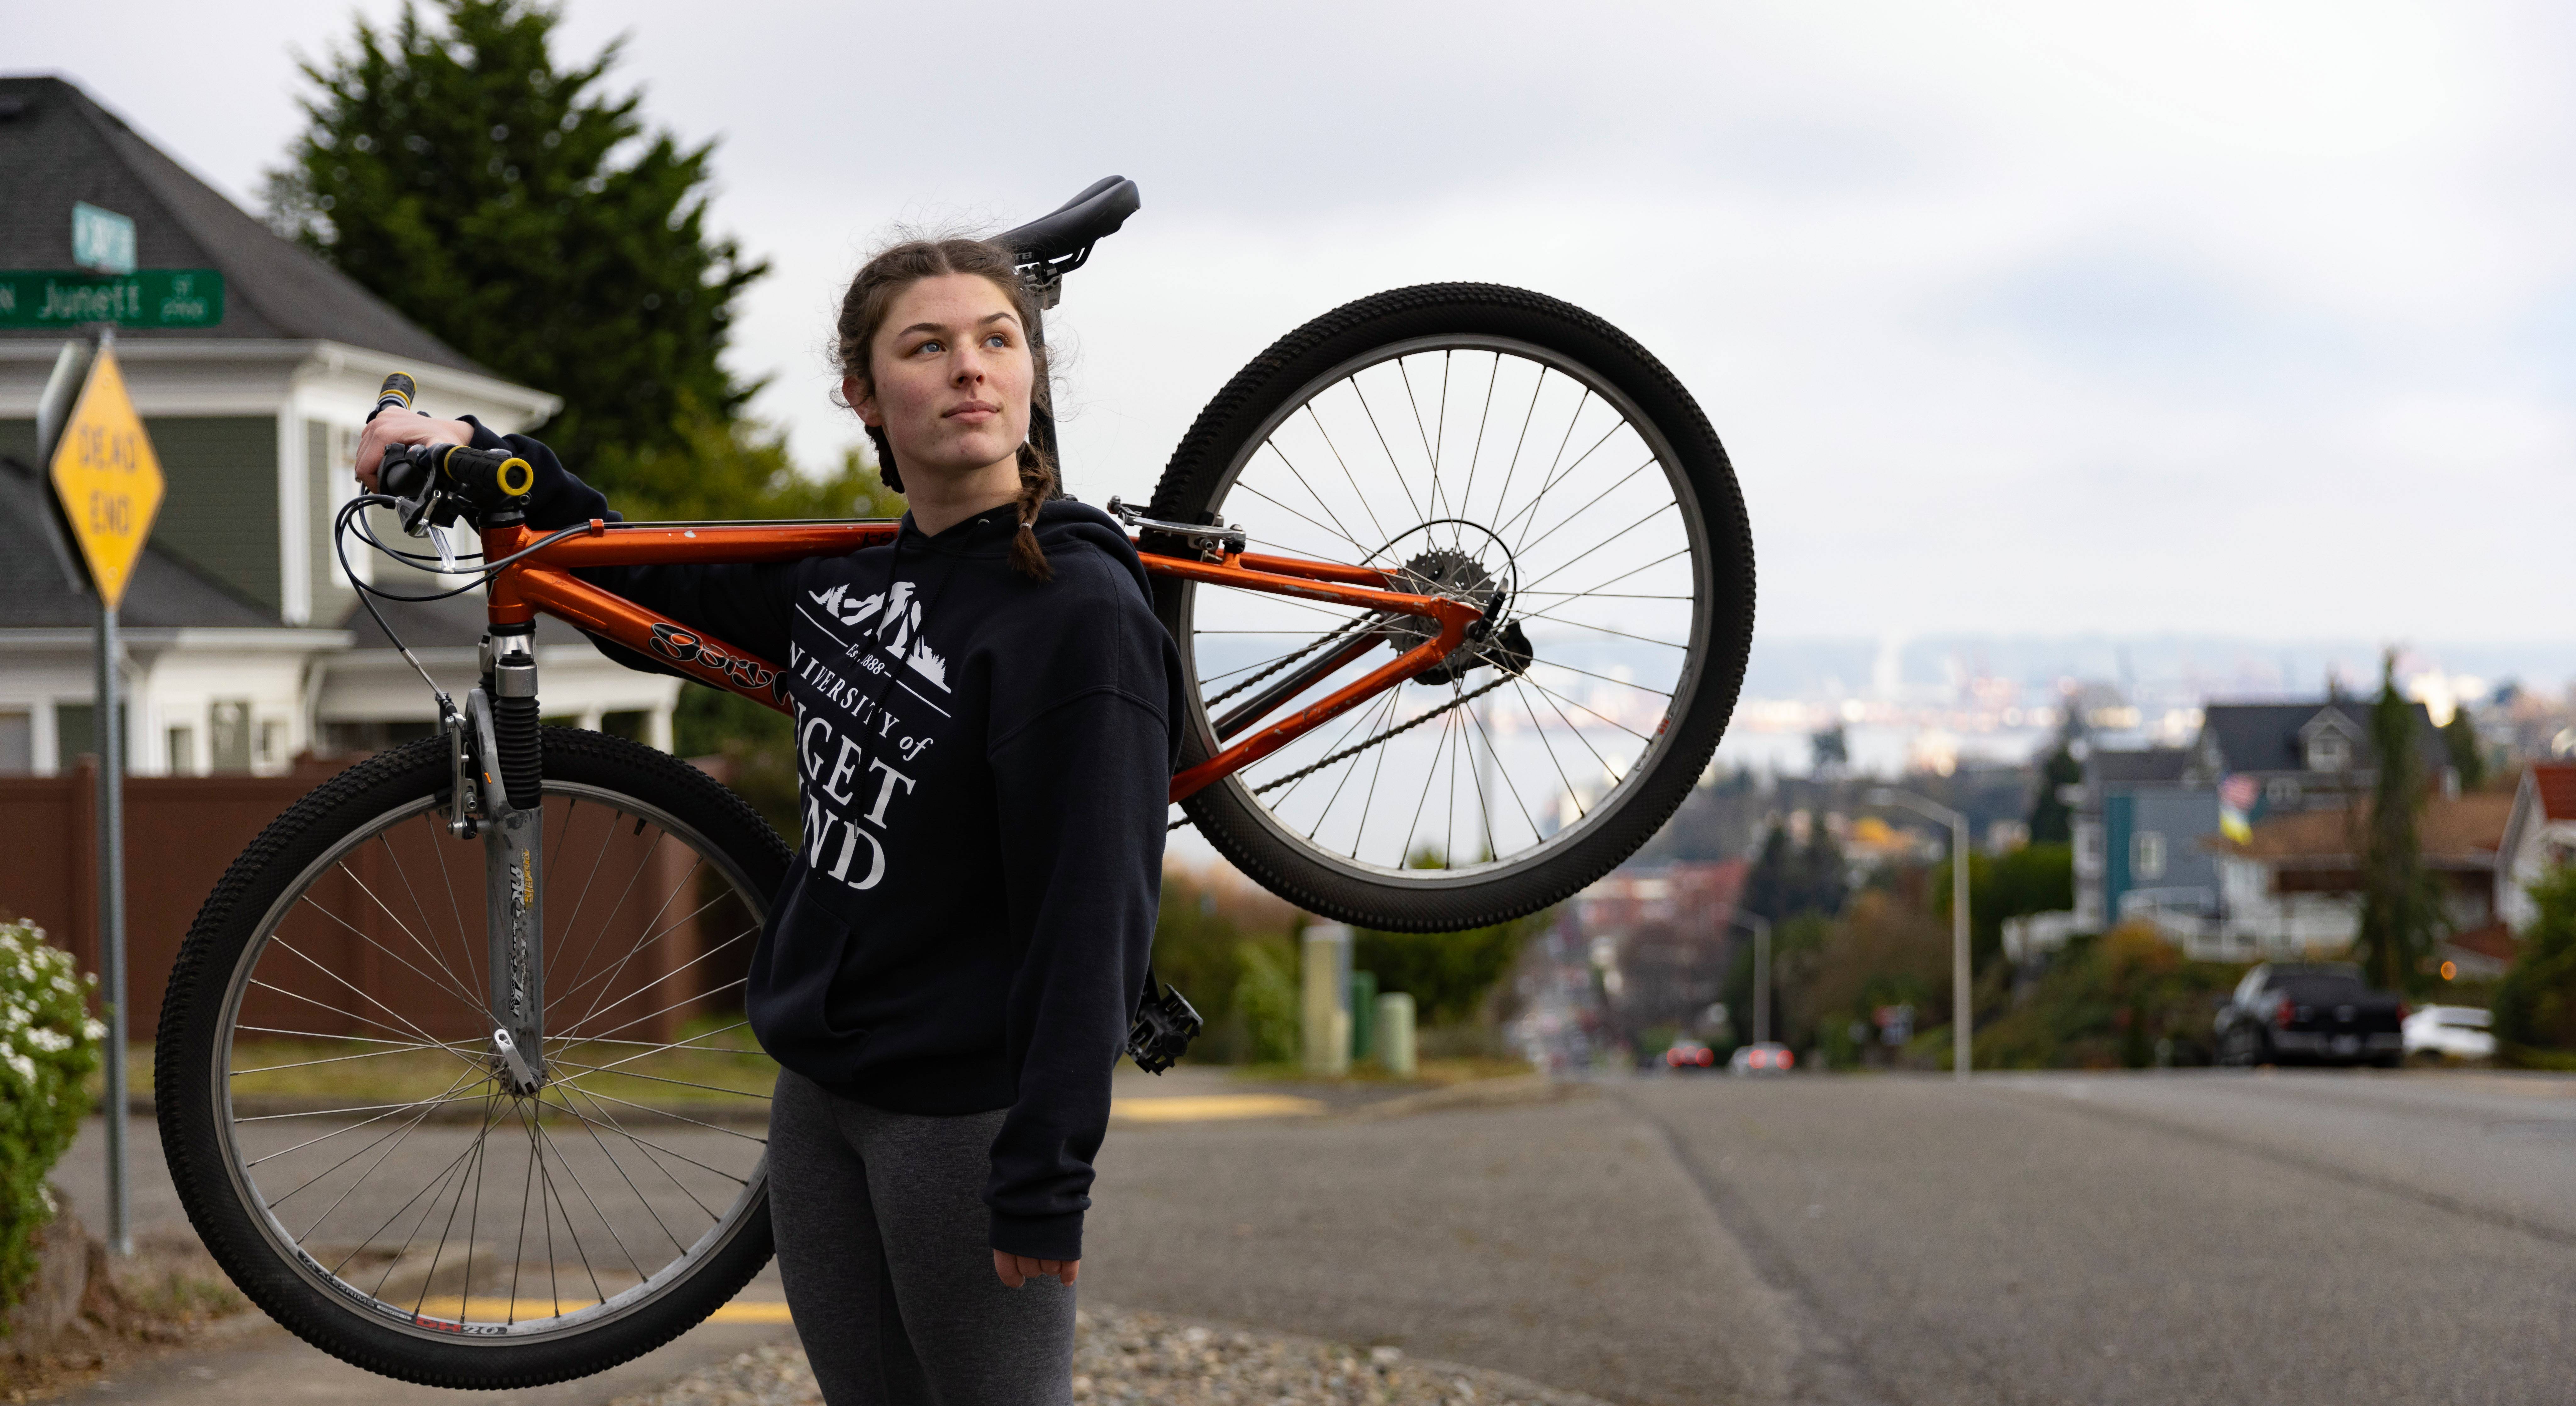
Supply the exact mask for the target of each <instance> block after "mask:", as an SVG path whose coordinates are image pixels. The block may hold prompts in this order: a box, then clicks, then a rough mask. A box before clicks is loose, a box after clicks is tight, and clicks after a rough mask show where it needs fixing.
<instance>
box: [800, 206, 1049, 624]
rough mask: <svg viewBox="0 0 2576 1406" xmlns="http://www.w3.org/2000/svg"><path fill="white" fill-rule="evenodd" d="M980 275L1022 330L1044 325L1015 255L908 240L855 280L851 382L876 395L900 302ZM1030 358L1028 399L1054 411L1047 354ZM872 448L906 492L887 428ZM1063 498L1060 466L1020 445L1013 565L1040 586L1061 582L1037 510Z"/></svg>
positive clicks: (837, 351) (844, 306)
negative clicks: (874, 359) (885, 338)
mask: <svg viewBox="0 0 2576 1406" xmlns="http://www.w3.org/2000/svg"><path fill="white" fill-rule="evenodd" d="M956 273H963V274H973V275H974V276H976V277H978V278H982V279H986V280H988V281H990V282H991V283H992V285H993V286H994V287H996V288H999V289H1001V290H1002V296H1004V297H1006V298H1009V299H1010V300H1011V310H1012V311H1013V312H1015V313H1017V314H1019V318H1020V326H1021V327H1022V328H1024V329H1025V328H1032V327H1035V326H1036V325H1037V316H1038V309H1037V301H1036V300H1035V299H1034V298H1032V297H1031V296H1030V294H1029V290H1028V285H1027V284H1025V283H1023V282H1022V281H1021V280H1020V275H1019V271H1018V269H1017V268H1015V267H1014V266H1013V265H1012V262H1011V253H1010V251H1009V250H1007V249H1004V248H1003V247H1001V246H1000V245H998V244H989V243H986V242H985V241H983V240H980V239H907V240H904V241H903V242H902V243H900V244H895V245H892V246H889V247H887V248H885V249H881V250H879V251H877V253H876V255H875V256H874V257H872V258H870V259H869V260H868V261H867V263H866V264H865V265H863V266H861V267H860V269H859V273H858V276H857V277H856V278H853V279H851V280H850V291H849V292H848V293H846V294H844V295H843V296H842V298H841V316H840V318H839V320H838V322H837V323H836V324H835V326H834V331H835V334H836V337H835V341H836V346H835V348H834V359H835V360H837V361H838V362H839V363H840V371H841V374H842V375H844V376H853V377H856V378H857V379H858V381H859V382H860V384H862V385H865V386H867V387H869V388H870V389H871V390H873V389H874V388H875V386H876V376H875V374H874V371H873V368H872V367H870V365H869V363H868V349H869V347H870V346H871V345H872V344H873V343H874V342H875V340H876V335H877V329H878V328H880V327H882V326H884V325H885V320H886V314H887V313H888V312H890V311H891V310H892V309H893V307H894V300H895V296H896V295H897V294H899V293H901V292H902V291H903V290H904V289H906V288H909V287H911V286H912V285H913V284H915V283H918V282H920V281H921V280H923V279H925V278H938V277H941V276H943V275H947V274H956ZM1029 355H1030V358H1031V360H1032V362H1033V363H1034V365H1033V367H1032V369H1033V371H1034V372H1035V375H1034V377H1033V378H1032V381H1031V384H1030V389H1029V399H1030V403H1031V405H1032V407H1033V408H1035V409H1039V410H1043V409H1045V408H1047V401H1046V396H1047V363H1046V349H1045V348H1043V347H1041V346H1038V345H1037V344H1036V342H1035V340H1034V339H1032V341H1031V342H1030V346H1029ZM867 431H868V441H869V442H870V443H872V444H874V445H875V446H876V449H877V472H878V474H879V476H880V477H882V478H883V479H884V480H885V485H886V487H888V488H891V489H893V490H894V491H895V492H897V493H901V492H902V491H903V474H902V471H901V469H900V468H899V467H898V466H897V465H896V464H895V461H894V445H893V444H891V443H890V442H888V441H887V439H886V432H885V430H884V429H883V428H881V427H879V426H876V425H870V426H868V427H867ZM1055 493H1056V474H1055V465H1054V463H1053V462H1051V461H1050V460H1049V459H1048V458H1047V456H1046V455H1044V454H1042V453H1040V452H1039V451H1038V447H1037V446H1036V445H1034V444H1025V443H1024V444H1022V445H1021V446H1020V496H1019V513H1020V530H1019V532H1018V534H1017V535H1015V536H1014V537H1012V539H1011V565H1012V566H1013V567H1014V568H1016V569H1017V570H1018V571H1019V573H1020V574H1021V575H1023V576H1026V577H1028V578H1029V579H1031V580H1033V581H1049V580H1053V579H1054V578H1055V570H1054V568H1052V567H1050V566H1049V565H1047V559H1046V549H1045V548H1043V547H1040V546H1039V545H1038V534H1037V527H1036V523H1037V520H1038V509H1039V508H1040V507H1042V506H1044V505H1045V503H1046V501H1047V500H1048V499H1050V498H1053V497H1054V496H1055Z"/></svg>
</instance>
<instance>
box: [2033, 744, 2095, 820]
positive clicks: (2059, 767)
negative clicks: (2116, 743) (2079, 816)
mask: <svg viewBox="0 0 2576 1406" xmlns="http://www.w3.org/2000/svg"><path fill="white" fill-rule="evenodd" d="M2083 781H2084V763H2082V762H2079V761H2077V760H2076V759H2075V748H2074V747H2073V745H2072V744H2070V743H2067V742H2059V743H2058V744H2057V750H2056V751H2054V752H2051V753H2049V754H2048V761H2047V763H2046V764H2045V765H2043V766H2041V767H2040V769H2039V794H2037V795H2035V796H2033V797H2031V802H2030V842H2031V843H2032V844H2034V845H2062V844H2067V843H2070V842H2072V841H2073V840H2074V838H2075V811H2074V809H2073V808H2072V807H2070V806H2068V805H2067V804H2066V802H2064V801H2062V800H2060V799H2058V795H2057V793H2058V790H2059V788H2061V787H2066V786H2077V785H2081V784H2083Z"/></svg>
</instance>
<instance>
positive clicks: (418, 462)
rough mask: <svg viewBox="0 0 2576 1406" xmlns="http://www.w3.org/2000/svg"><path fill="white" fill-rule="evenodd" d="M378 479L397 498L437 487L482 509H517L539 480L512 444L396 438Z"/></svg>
mask: <svg viewBox="0 0 2576 1406" xmlns="http://www.w3.org/2000/svg"><path fill="white" fill-rule="evenodd" d="M376 481H377V482H378V483H379V484H382V485H383V486H384V491H385V492H387V493H390V494H392V495H394V496H395V497H397V498H413V499H417V498H419V497H420V496H422V494H423V493H424V492H425V491H427V490H430V489H433V488H434V489H436V490H437V491H438V492H441V493H445V494H448V495H451V496H453V497H456V498H461V499H463V500H464V501H465V502H466V503H468V504H470V505H472V506H473V507H474V508H476V509H478V510H480V511H483V512H487V513H488V512H517V511H519V510H520V509H521V508H524V507H526V506H527V497H528V492H529V490H531V489H533V488H535V487H536V486H537V471H536V470H535V469H534V468H532V467H530V466H529V464H528V461H527V460H525V459H522V458H520V457H519V456H518V455H516V454H513V453H511V452H510V451H509V450H507V449H475V448H472V447H470V446H467V445H462V444H416V445H415V444H397V445H395V446H393V447H392V448H389V449H387V450H386V451H385V459H384V467H383V468H381V469H379V470H377V477H376Z"/></svg>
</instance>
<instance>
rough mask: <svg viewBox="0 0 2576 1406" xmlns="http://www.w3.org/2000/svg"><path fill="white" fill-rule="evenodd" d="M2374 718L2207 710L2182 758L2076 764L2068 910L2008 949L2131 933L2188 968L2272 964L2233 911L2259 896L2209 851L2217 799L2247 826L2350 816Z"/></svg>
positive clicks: (2367, 772)
mask: <svg viewBox="0 0 2576 1406" xmlns="http://www.w3.org/2000/svg"><path fill="white" fill-rule="evenodd" d="M2408 706H2409V707H2410V708H2412V709H2413V710H2414V717H2415V727H2416V755H2417V756H2418V757H2420V758H2422V759H2423V760H2424V762H2425V764H2426V766H2427V768H2428V769H2429V770H2430V771H2431V773H2432V774H2433V776H2435V777H2436V778H2438V779H2440V780H2441V782H2442V784H2443V789H2444V791H2445V792H2446V793H2451V792H2456V791H2457V789H2458V773H2457V772H2456V771H2454V770H2453V769H2452V768H2451V766H2450V753H2449V751H2448V750H2447V749H2446V748H2445V746H2444V744H2443V741H2442V734H2441V732H2440V730H2439V729H2437V728H2435V727H2434V726H2433V719H2432V716H2431V714H2429V713H2428V712H2426V711H2425V708H2424V705H2423V704H2421V703H2415V704H2409V705H2408ZM2369 708H2370V705H2369V704H2368V703H2367V702H2364V701H2359V700H2355V699H2350V698H2341V697H2334V698H2326V699H2321V700H2312V701H2307V702H2291V703H2281V702H2260V703H2211V704H2207V705H2205V706H2204V707H2203V709H2202V711H2201V727H2200V732H2199V733H2198V735H2196V736H2195V737H2194V738H2193V739H2192V743H2191V745H2190V746H2188V747H2154V748H2146V749H2142V750H2126V751H2111V750H2105V749H2099V748H2097V749H2095V750H2093V751H2092V752H2090V753H2089V754H2087V755H2086V757H2085V758H2084V783H2083V797H2082V799H2081V800H2080V801H2079V802H2078V803H2077V805H2076V808H2075V815H2074V817H2073V820H2072V825H2073V834H2074V840H2075V907H2074V908H2073V909H2072V910H2070V911H2067V912H2061V913H2040V914H2034V915H2031V916H2030V917H2027V918H2017V919H2014V920H2012V922H2010V923H2008V924H2006V931H2005V946H2006V949H2007V950H2008V951H2009V952H2011V953H2012V954H2013V955H2014V956H2015V957H2017V958H2019V957H2027V956H2031V955H2035V954H2037V953H2040V952H2046V951H2051V950H2054V949H2055V948H2057V947H2060V946H2063V945H2064V944H2065V942H2066V940H2067V938H2069V937H2071V936H2072V935H2074V934H2076V933H2086V932H2100V931H2102V930H2103V929H2104V928H2107V927H2109V926H2111V925H2112V924H2114V923H2118V922H2121V921H2123V920H2127V919H2137V920H2141V921H2145V922H2149V923H2152V924H2154V925H2155V926H2156V927H2157V928H2158V929H2159V930H2161V931H2163V932H2164V933H2165V934H2166V935H2167V936H2168V937H2170V938H2171V939H2173V940H2174V941H2175V942H2176V943H2178V944H2180V945H2182V946H2183V947H2184V948H2185V949H2186V950H2188V951H2189V952H2191V953H2192V955H2194V956H2196V957H2204V958H2213V959H2231V960H2234V959H2246V958H2249V957H2250V956H2251V955H2252V954H2254V953H2255V952H2257V951H2259V950H2269V949H2265V948H2262V947H2261V944H2260V941H2259V939H2260V938H2261V937H2262V935H2263V933H2264V932H2268V931H2269V930H2270V929H2268V928H2264V927H2263V926H2262V924H2261V923H2259V922H2256V921H2255V920H2254V919H2253V918H2252V917H2249V916H2248V915H2246V914H2239V913H2235V912H2232V911H2231V907H2244V906H2246V905H2247V903H2248V901H2249V900H2248V899H2247V898H2246V895H2248V894H2250V893H2252V892H2253V890H2250V889H2247V888H2246V887H2245V886H2244V885H2243V884H2242V883H2238V884H2236V885H2234V886H2231V885H2230V883H2229V882H2228V881H2227V880H2228V871H2227V865H2226V863H2225V855H2226V854H2227V853H2229V852H2230V851H2227V850H2226V849H2225V848H2224V847H2223V846H2221V845H2219V844H2218V843H2217V841H2218V838H2219V810H2220V795H2221V787H2222V785H2224V784H2226V783H2228V782H2230V781H2231V780H2233V781H2234V782H2235V785H2236V788H2237V789H2238V790H2239V791H2240V792H2241V793H2243V794H2244V795H2245V796H2246V797H2248V798H2250V803H2249V804H2247V805H2246V807H2245V816H2246V819H2247V821H2248V823H2249V824H2260V823H2262V822H2264V821H2266V820H2267V819H2271V818H2274V817H2287V816H2293V815H2299V814H2303V813H2306V812H2310V811H2328V810H2341V809H2343V808H2345V807H2347V806H2349V805H2351V804H2353V803H2354V802H2355V801H2356V800H2357V799H2359V798H2361V797H2365V796H2367V795H2368V794H2369V793H2370V788H2371V787H2372V786H2373V785H2375V784H2377V781H2378V778H2379V756H2378V752H2377V750H2376V749H2375V748H2374V747H2373V746H2372V744H2371V740H2370V716H2369ZM2303 940H2304V939H2303Z"/></svg>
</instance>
